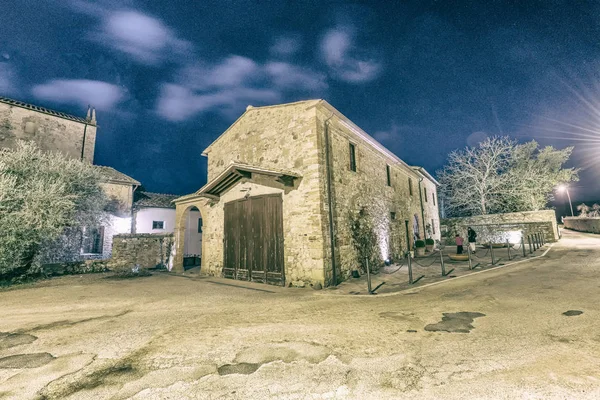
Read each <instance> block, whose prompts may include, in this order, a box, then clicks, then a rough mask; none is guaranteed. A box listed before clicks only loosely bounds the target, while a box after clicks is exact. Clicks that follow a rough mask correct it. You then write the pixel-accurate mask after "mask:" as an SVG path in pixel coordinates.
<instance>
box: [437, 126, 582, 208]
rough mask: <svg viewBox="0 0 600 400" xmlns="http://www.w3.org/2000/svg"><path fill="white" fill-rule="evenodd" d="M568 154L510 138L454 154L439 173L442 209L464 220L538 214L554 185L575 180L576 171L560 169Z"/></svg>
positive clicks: (491, 141)
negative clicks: (506, 213)
mask: <svg viewBox="0 0 600 400" xmlns="http://www.w3.org/2000/svg"><path fill="white" fill-rule="evenodd" d="M572 151H573V148H572V147H568V148H565V149H562V150H559V149H555V148H553V147H552V146H547V147H544V148H542V149H539V145H538V143H537V142H535V141H531V142H527V143H524V144H517V143H516V141H514V140H512V139H510V138H508V137H494V138H488V139H487V140H485V141H483V142H481V143H480V144H479V145H478V146H477V147H467V148H465V149H464V150H457V151H454V152H452V153H450V155H449V157H448V164H447V165H446V166H445V167H444V168H443V169H442V170H441V171H439V172H438V180H439V181H440V183H441V185H442V187H441V194H442V195H443V197H444V207H445V211H446V213H447V215H448V216H468V215H481V214H493V213H503V212H515V211H535V210H541V209H543V208H545V207H546V205H547V203H548V201H549V200H552V193H553V190H554V188H555V187H556V186H557V185H558V184H560V183H566V182H571V181H576V180H577V179H578V177H577V173H578V171H579V170H578V169H575V168H563V165H564V164H565V163H566V162H567V161H568V160H569V157H570V156H571V152H572Z"/></svg>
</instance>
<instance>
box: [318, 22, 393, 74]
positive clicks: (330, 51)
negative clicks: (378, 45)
mask: <svg viewBox="0 0 600 400" xmlns="http://www.w3.org/2000/svg"><path fill="white" fill-rule="evenodd" d="M354 36H355V34H354V30H353V29H352V28H349V27H342V28H339V27H338V28H334V29H330V30H329V31H327V33H326V34H325V35H324V36H323V39H322V41H321V55H322V57H323V59H324V60H325V63H326V64H327V66H328V67H329V70H330V73H331V74H332V75H333V76H334V77H336V78H337V79H340V80H343V81H346V82H351V83H360V82H368V81H371V80H373V79H375V78H377V77H378V76H379V73H380V72H381V70H382V67H381V64H380V63H379V62H377V61H375V60H373V59H366V58H363V57H359V56H357V55H356V53H357V50H356V47H355V46H354Z"/></svg>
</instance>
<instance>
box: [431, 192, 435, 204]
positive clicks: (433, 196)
mask: <svg viewBox="0 0 600 400" xmlns="http://www.w3.org/2000/svg"><path fill="white" fill-rule="evenodd" d="M431 198H432V199H433V205H434V206H435V193H431Z"/></svg>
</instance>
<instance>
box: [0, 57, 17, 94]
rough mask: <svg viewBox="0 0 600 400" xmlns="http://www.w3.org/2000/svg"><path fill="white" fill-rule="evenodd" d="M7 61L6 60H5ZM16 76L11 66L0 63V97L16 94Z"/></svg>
mask: <svg viewBox="0 0 600 400" xmlns="http://www.w3.org/2000/svg"><path fill="white" fill-rule="evenodd" d="M5 59H7V58H5ZM16 82H17V74H16V72H15V70H14V68H12V66H11V65H10V64H8V63H6V62H0V95H9V94H14V93H16V92H17V84H16Z"/></svg>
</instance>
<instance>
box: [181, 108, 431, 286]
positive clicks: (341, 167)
mask: <svg viewBox="0 0 600 400" xmlns="http://www.w3.org/2000/svg"><path fill="white" fill-rule="evenodd" d="M202 154H203V155H204V156H206V157H208V179H207V181H208V183H207V184H206V185H205V186H203V187H202V188H200V189H199V190H198V191H197V192H195V193H193V194H190V195H187V196H183V197H180V198H179V199H177V200H175V203H176V206H177V208H176V230H175V242H176V245H175V258H174V265H173V268H174V269H175V270H176V271H182V270H183V255H184V246H185V240H186V232H187V227H186V221H187V218H188V213H189V211H190V210H196V209H197V210H199V212H200V214H201V218H202V220H203V240H202V255H203V256H202V270H203V271H204V272H205V273H208V274H212V275H222V276H225V277H229V278H234V279H243V280H253V281H259V282H267V283H272V284H289V283H291V282H294V281H302V282H306V283H312V284H316V283H320V284H322V285H325V286H327V285H332V284H337V283H338V282H340V281H342V280H344V279H346V278H347V277H348V276H350V274H351V272H352V270H354V269H356V268H357V266H358V265H359V264H360V263H361V260H358V259H357V252H356V250H355V247H354V246H353V242H352V230H351V222H352V221H353V218H357V217H356V216H357V215H359V214H360V213H361V210H362V212H363V214H367V215H368V216H369V217H368V218H370V219H371V221H372V224H373V226H374V229H373V230H374V233H375V235H376V238H377V251H378V256H379V257H378V258H379V260H380V262H383V261H384V260H386V259H390V258H392V259H397V258H400V257H402V256H403V255H404V253H405V251H407V250H408V249H412V247H413V245H414V241H415V239H416V238H419V239H424V238H426V237H431V238H433V239H439V238H440V232H439V212H438V203H437V190H436V188H437V182H436V181H435V179H433V178H432V177H431V176H430V175H429V174H428V173H427V172H426V171H425V170H424V169H423V168H419V167H411V166H409V165H407V164H406V163H405V162H403V161H402V160H400V159H399V158H398V157H397V156H395V155H394V154H393V153H392V152H390V151H389V150H387V149H386V148H385V147H384V146H382V145H381V144H380V143H378V142H377V141H376V140H375V139H373V138H372V137H371V136H369V135H368V134H367V133H365V132H364V131H363V130H362V129H360V128H359V127H358V126H356V125H355V124H354V123H352V121H350V120H349V119H348V118H346V117H345V116H344V115H342V114H341V113H340V112H339V111H338V110H336V109H335V108H334V107H332V106H331V105H330V104H329V103H327V102H326V101H324V100H309V101H301V102H297V103H290V104H281V105H275V106H266V107H252V106H249V107H248V108H247V110H246V112H245V113H244V114H243V115H242V116H240V117H239V118H238V120H237V121H235V122H234V123H233V125H231V126H230V127H229V128H228V129H227V130H226V131H225V132H224V133H223V134H222V135H221V136H220V137H219V138H217V139H216V140H215V141H214V142H213V143H212V144H211V145H210V146H209V147H208V148H207V149H206V150H204V152H203V153H202ZM365 212H366V213H365Z"/></svg>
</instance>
